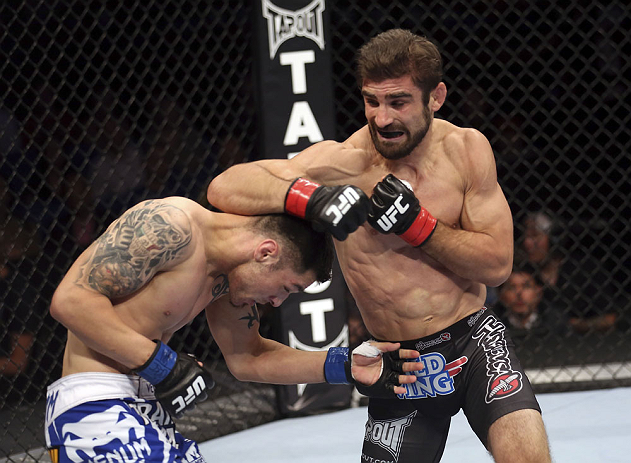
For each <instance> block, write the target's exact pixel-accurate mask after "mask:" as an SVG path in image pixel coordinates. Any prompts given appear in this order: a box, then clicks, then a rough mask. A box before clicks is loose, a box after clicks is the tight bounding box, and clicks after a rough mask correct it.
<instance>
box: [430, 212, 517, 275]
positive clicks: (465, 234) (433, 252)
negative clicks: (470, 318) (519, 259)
mask: <svg viewBox="0 0 631 463" xmlns="http://www.w3.org/2000/svg"><path fill="white" fill-rule="evenodd" d="M508 244H510V245H508ZM421 249H422V251H423V252H425V253H427V254H428V255H429V256H431V257H433V258H434V259H436V260H437V261H438V262H440V263H441V264H442V265H444V266H445V267H446V268H447V269H448V270H450V271H451V272H453V273H455V274H456V275H458V276H460V277H462V278H465V279H467V280H472V281H478V282H480V283H483V284H485V285H488V286H499V285H500V284H502V283H503V282H504V281H505V280H506V279H507V278H508V276H509V275H510V271H511V268H512V264H513V246H512V242H511V243H499V242H498V241H497V240H495V239H494V238H493V237H492V236H491V235H487V234H485V233H482V232H470V231H466V230H458V229H453V228H451V227H449V226H447V225H445V224H443V223H441V222H438V224H437V226H436V230H435V232H434V234H433V236H432V237H431V238H430V239H429V240H428V241H427V242H426V243H425V244H424V245H423V247H422V248H421Z"/></svg>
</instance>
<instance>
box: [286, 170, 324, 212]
mask: <svg viewBox="0 0 631 463" xmlns="http://www.w3.org/2000/svg"><path fill="white" fill-rule="evenodd" d="M319 186H320V184H318V183H315V182H312V181H310V180H307V179H306V178H302V177H298V178H297V179H296V180H294V181H293V182H292V184H291V185H290V186H289V189H288V190H287V194H286V195H285V212H287V213H288V214H291V215H295V216H298V217H300V218H302V219H304V218H305V216H306V213H307V203H308V202H309V198H311V195H312V194H313V192H314V191H315V190H316V189H317V188H318V187H319Z"/></svg>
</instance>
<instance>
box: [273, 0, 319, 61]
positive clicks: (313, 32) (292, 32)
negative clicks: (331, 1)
mask: <svg viewBox="0 0 631 463" xmlns="http://www.w3.org/2000/svg"><path fill="white" fill-rule="evenodd" d="M261 4H262V6H263V17H264V18H265V19H267V38H268V41H269V58H270V59H274V56H276V52H277V51H278V48H279V47H280V46H281V45H282V44H283V43H285V42H286V41H287V40H289V39H293V38H294V37H306V38H308V39H310V40H312V41H314V42H315V43H316V44H317V45H318V47H320V50H324V24H323V19H322V12H323V11H324V0H314V1H313V2H311V3H309V4H308V5H307V6H305V7H304V8H301V9H299V10H297V11H291V10H286V9H285V8H280V7H278V6H276V5H274V4H273V3H272V2H270V1H269V0H261Z"/></svg>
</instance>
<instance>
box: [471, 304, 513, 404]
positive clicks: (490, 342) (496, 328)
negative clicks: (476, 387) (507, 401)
mask: <svg viewBox="0 0 631 463" xmlns="http://www.w3.org/2000/svg"><path fill="white" fill-rule="evenodd" d="M505 332H506V327H505V326H504V324H503V323H502V322H501V321H499V320H498V319H497V318H495V317H494V316H492V315H491V316H489V317H488V318H487V319H486V320H484V322H482V324H481V325H480V326H479V327H478V329H477V331H476V332H475V334H474V335H473V339H477V340H478V346H480V347H482V349H484V353H485V355H486V375H487V376H488V377H489V385H488V387H487V394H486V398H485V400H486V403H487V404H488V403H491V402H492V401H493V400H498V399H503V398H505V397H510V396H512V395H514V394H517V393H518V392H519V391H521V388H522V386H523V381H522V375H521V373H520V372H519V371H515V370H513V367H512V366H511V362H510V358H509V356H508V346H507V345H506V339H505V338H504V333H505Z"/></svg>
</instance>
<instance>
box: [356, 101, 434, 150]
mask: <svg viewBox="0 0 631 463" xmlns="http://www.w3.org/2000/svg"><path fill="white" fill-rule="evenodd" d="M423 122H424V123H425V125H423V127H421V128H420V129H419V130H418V131H416V132H414V133H413V134H410V132H409V131H408V130H407V129H405V128H404V129H403V130H399V131H400V132H403V133H404V134H405V135H406V137H407V141H406V142H404V143H402V144H399V143H392V144H391V143H388V142H384V141H383V140H382V139H381V138H380V137H379V132H378V131H377V127H376V126H375V125H374V123H373V122H369V123H368V129H369V131H370V137H371V138H372V142H373V144H374V145H375V148H376V149H377V151H378V152H379V154H381V155H382V156H383V157H384V158H386V159H390V160H393V161H394V160H397V159H402V158H404V157H406V156H408V155H409V154H410V153H411V152H412V151H414V149H415V148H416V147H417V146H418V145H419V144H420V143H421V142H422V141H423V139H424V138H425V135H427V132H428V131H429V126H430V124H431V113H430V111H429V109H428V108H425V111H423Z"/></svg>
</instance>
